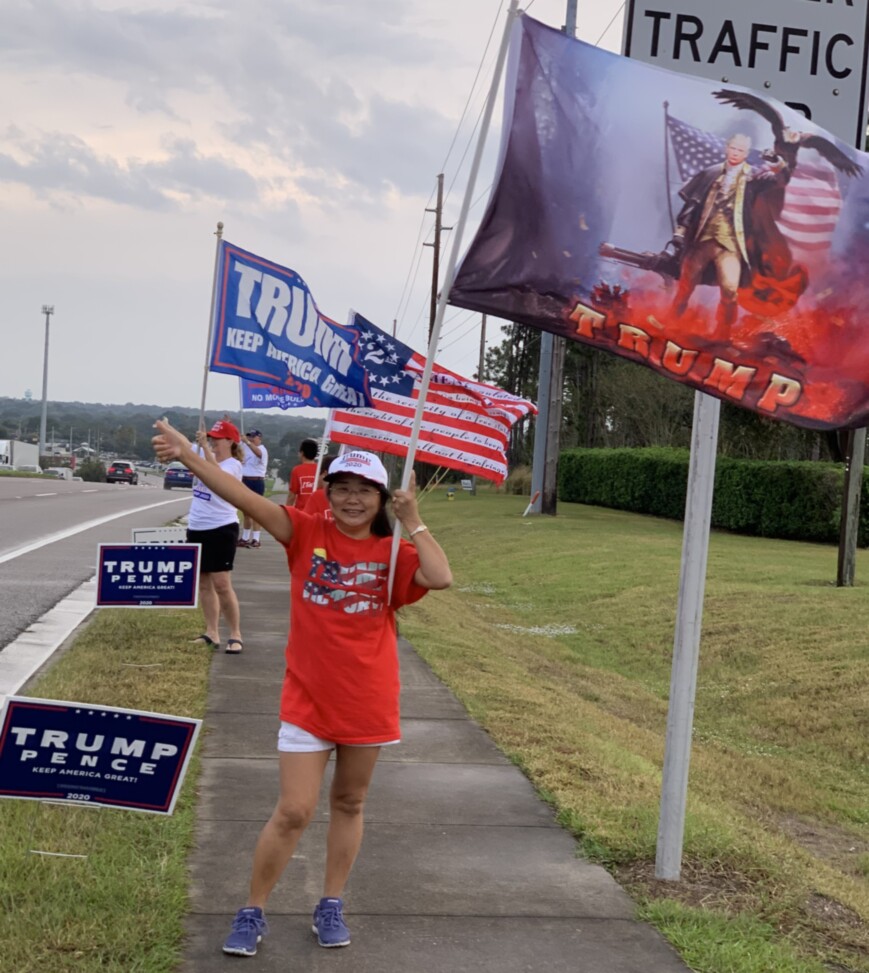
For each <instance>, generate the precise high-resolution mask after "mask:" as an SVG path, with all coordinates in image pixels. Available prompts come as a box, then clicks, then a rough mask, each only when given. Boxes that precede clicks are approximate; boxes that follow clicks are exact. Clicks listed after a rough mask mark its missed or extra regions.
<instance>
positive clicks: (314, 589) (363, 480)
mask: <svg viewBox="0 0 869 973" xmlns="http://www.w3.org/2000/svg"><path fill="white" fill-rule="evenodd" d="M155 425H156V428H157V429H158V435H157V436H155V437H154V448H155V452H156V453H157V456H158V458H159V459H160V460H161V461H163V462H168V461H170V460H173V459H180V460H181V461H182V462H183V463H184V464H185V465H187V466H189V467H190V468H191V469H192V470H193V472H194V473H195V474H196V475H197V476H198V477H200V478H201V479H203V480H204V481H205V482H207V483H208V485H209V486H210V488H211V489H213V490H214V491H215V493H218V494H220V495H223V496H224V497H225V498H226V499H227V500H228V501H229V502H230V503H233V504H235V505H236V506H237V507H239V508H240V509H242V510H243V511H245V512H246V513H249V514H250V516H252V517H253V518H254V519H255V520H256V521H257V522H259V523H260V524H262V526H263V528H264V529H265V530H267V531H268V532H269V533H270V534H271V535H272V536H273V537H274V538H275V539H276V540H277V541H278V542H279V543H280V544H282V545H283V546H284V548H285V549H286V552H287V562H288V564H289V568H290V577H291V582H290V614H291V617H292V626H291V629H290V635H289V639H288V642H287V649H286V671H285V675H284V683H283V690H282V693H281V713H280V715H281V727H280V731H279V734H278V751H279V767H280V791H279V796H278V800H277V804H276V805H275V809H274V811H273V812H272V815H271V817H270V818H269V820H268V822H267V823H266V825H265V827H264V828H263V830H262V831H261V832H260V836H259V839H258V841H257V845H256V850H255V851H254V859H253V868H252V873H251V880H250V892H249V897H248V903H247V905H246V906H245V907H244V908H242V909H240V910H239V911H238V913H237V914H236V917H235V919H234V920H233V924H232V930H231V932H230V935H229V937H228V938H227V939H226V941H225V942H224V945H223V951H224V952H225V953H229V954H231V955H237V956H253V955H255V954H256V951H257V945H258V943H259V941H260V940H261V939H262V937H263V936H264V935H266V933H267V932H268V926H267V924H266V920H265V916H264V914H263V910H264V908H265V904H266V901H267V899H268V896H269V894H270V893H271V891H272V889H273V888H274V885H275V883H276V882H277V880H278V878H280V875H281V873H282V872H283V870H284V868H285V867H286V865H287V863H288V862H289V860H290V858H291V857H292V855H293V852H294V851H295V849H296V846H297V844H298V842H299V839H300V838H301V836H302V833H303V832H304V830H305V828H306V827H307V826H308V824H309V823H310V821H311V818H312V817H313V815H314V811H315V809H316V806H317V800H318V797H319V792H320V787H321V785H322V781H323V774H324V772H325V769H326V764H327V763H328V760H329V755H330V753H331V752H332V750H334V751H335V774H334V777H333V782H332V788H331V792H330V795H329V807H330V814H329V833H328V837H327V842H326V873H325V879H324V886H323V897H322V898H321V899H320V901H319V903H318V904H317V906H316V908H315V910H314V915H313V920H312V928H313V931H314V932H315V933H316V934H317V941H318V943H319V944H320V945H321V946H327V947H335V946H347V945H349V943H350V932H349V930H348V928H347V925H346V923H345V921H344V916H343V901H342V898H341V896H342V895H343V891H344V886H345V884H346V882H347V879H348V878H349V875H350V870H351V868H352V867H353V863H354V861H355V859H356V856H357V854H358V852H359V848H360V845H361V843H362V810H363V806H364V804H365V797H366V794H367V792H368V785H369V783H370V781H371V776H372V774H373V772H374V766H375V763H376V762H377V758H378V756H379V754H380V748H381V747H383V746H388V745H390V744H394V743H398V742H399V736H400V728H399V709H398V695H399V683H398V651H397V636H396V628H395V612H396V610H397V609H398V608H401V607H402V606H403V605H409V604H412V603H413V602H415V601H418V600H419V599H420V598H421V597H423V595H425V594H426V592H427V591H429V590H430V589H441V588H448V587H449V586H450V584H451V583H452V573H451V572H450V566H449V562H448V561H447V557H446V555H445V554H444V552H443V550H442V549H441V547H440V545H439V544H438V543H437V541H436V540H435V539H434V538H433V537H432V535H431V532H430V531H429V530H428V528H427V527H426V525H425V524H424V523H423V522H422V521H421V519H420V516H419V510H418V508H417V502H416V490H415V482H414V479H413V477H411V482H410V485H409V489H407V490H395V491H393V493H392V496H391V501H392V509H393V512H394V513H395V516H396V518H397V519H398V520H399V521H400V523H401V524H402V526H403V527H404V529H405V530H406V531H407V534H408V537H409V540H402V541H401V543H400V545H399V548H398V557H397V562H396V569H395V576H394V581H393V586H392V593H391V596H390V595H389V592H388V573H389V562H390V552H391V548H392V528H391V525H390V522H389V518H388V515H387V509H386V508H387V504H388V502H389V500H390V493H389V490H388V475H387V472H386V470H385V469H384V467H383V464H382V463H381V462H380V460H379V459H378V458H377V457H376V456H375V455H374V454H373V453H368V452H364V451H362V450H354V451H351V452H348V453H344V454H342V455H341V456H338V457H337V458H336V459H335V460H334V461H333V462H332V465H331V467H330V469H329V473H328V475H327V477H326V479H327V485H328V497H329V506H330V509H331V512H332V519H331V520H327V519H326V517H325V516H324V515H323V514H315V515H308V514H307V513H304V512H302V511H300V510H299V509H298V508H296V507H290V506H286V507H279V506H277V505H276V504H273V503H271V502H270V501H268V500H266V499H264V498H263V497H259V496H257V495H256V494H254V493H252V492H251V491H250V490H247V489H246V488H245V487H244V486H243V485H242V484H241V483H239V482H238V481H236V480H234V479H233V478H232V477H231V476H228V475H226V474H224V473H223V472H222V471H221V470H219V469H217V470H215V469H214V468H213V467H209V466H207V465H206V464H205V463H204V462H203V461H202V460H201V459H200V458H199V457H198V456H196V455H194V454H193V452H192V451H191V449H190V447H189V444H188V443H187V440H186V439H185V438H184V436H182V435H181V434H180V433H179V432H178V431H177V430H175V429H173V428H172V427H171V426H170V425H169V424H168V423H166V422H163V421H160V422H157V423H155Z"/></svg>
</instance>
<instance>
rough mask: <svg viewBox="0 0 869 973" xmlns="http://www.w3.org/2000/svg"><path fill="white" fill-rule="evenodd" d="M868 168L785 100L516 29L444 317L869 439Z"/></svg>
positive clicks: (523, 21)
mask: <svg viewBox="0 0 869 973" xmlns="http://www.w3.org/2000/svg"><path fill="white" fill-rule="evenodd" d="M867 299H869V156H867V155H866V154H865V153H863V152H860V151H858V150H856V149H854V148H851V147H850V146H848V145H846V144H845V143H843V142H841V141H839V140H838V139H837V138H835V137H834V136H832V135H830V134H829V133H827V132H825V131H824V130H823V129H821V128H819V127H818V126H817V125H815V124H813V123H812V122H811V121H809V120H808V119H806V118H804V117H803V116H802V115H800V114H798V113H796V112H794V111H792V110H791V109H789V108H788V107H787V106H785V105H784V104H782V103H780V102H778V101H775V100H774V99H772V98H769V97H767V96H766V95H764V94H763V93H757V94H756V93H754V92H751V91H750V90H748V89H745V88H740V87H738V86H736V85H729V84H727V83H725V82H718V83H713V82H710V81H707V80H703V79H700V78H694V77H688V76H686V75H681V74H675V73H672V72H670V71H665V70H663V69H661V68H658V67H653V66H650V65H647V64H644V63H642V62H639V61H634V60H630V59H627V58H622V57H619V56H617V55H614V54H610V53H608V52H606V51H602V50H599V49H598V48H595V47H592V46H590V45H588V44H584V43H582V42H581V41H577V40H574V39H572V38H569V37H567V36H565V35H564V34H562V33H561V32H559V31H556V30H553V29H552V28H549V27H546V26H545V25H543V24H540V23H538V22H537V21H534V20H533V19H531V18H530V17H528V16H521V17H519V18H518V19H517V21H516V23H515V25H514V28H513V37H512V44H511V51H510V66H509V68H508V79H507V85H506V93H505V121H504V126H503V134H502V144H501V153H500V159H499V164H498V171H497V174H496V178H495V182H494V186H493V190H492V194H491V197H490V199H489V203H488V207H487V210H486V213H485V215H484V217H483V219H482V222H481V224H480V228H479V230H478V232H477V235H476V238H475V239H474V240H473V242H472V243H471V245H470V247H469V248H468V251H467V253H466V254H465V256H464V258H463V260H462V262H461V264H460V266H459V269H458V272H457V275H456V279H455V282H454V284H453V286H452V288H451V290H450V296H449V302H450V303H451V304H453V305H455V306H457V307H463V308H469V309H471V310H475V311H480V312H484V313H489V314H493V315H497V316H500V317H502V318H506V319H508V320H514V321H518V322H521V323H524V324H528V325H531V326H533V327H536V328H540V329H543V330H547V331H550V332H552V333H554V334H558V335H562V336H564V337H567V338H570V339H573V340H576V341H581V342H584V343H586V344H589V345H592V346H595V347H598V348H602V349H605V350H607V351H610V352H612V353H614V354H617V355H620V356H623V357H625V358H628V359H631V360H633V361H635V362H637V363H639V364H641V365H644V366H647V367H649V368H653V369H655V370H656V371H657V372H659V373H661V374H663V375H665V376H667V377H669V378H671V379H673V380H675V381H678V382H682V383H684V384H687V385H690V386H692V387H693V388H696V389H699V390H701V391H703V392H706V393H709V394H711V395H714V396H717V397H718V398H720V399H722V400H725V401H728V402H732V403H734V404H736V405H740V406H743V407H746V408H749V409H752V410H754V411H756V412H758V413H761V414H763V415H766V416H771V417H774V418H778V419H783V420H786V421H788V422H791V423H794V424H796V425H800V426H804V427H806V428H813V429H831V428H837V427H843V426H845V427H852V428H856V427H860V426H865V425H867V424H869V341H867V340H866V330H867V311H866V307H867Z"/></svg>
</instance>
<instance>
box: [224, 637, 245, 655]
mask: <svg viewBox="0 0 869 973" xmlns="http://www.w3.org/2000/svg"><path fill="white" fill-rule="evenodd" d="M243 648H244V643H243V642H242V641H241V639H227V640H226V651H227V652H228V653H229V654H230V655H238V654H239V653H240V652H241V650H242V649H243Z"/></svg>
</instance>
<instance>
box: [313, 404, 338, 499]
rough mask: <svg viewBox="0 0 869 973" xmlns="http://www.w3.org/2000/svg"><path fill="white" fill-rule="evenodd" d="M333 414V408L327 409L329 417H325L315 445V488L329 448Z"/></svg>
mask: <svg viewBox="0 0 869 973" xmlns="http://www.w3.org/2000/svg"><path fill="white" fill-rule="evenodd" d="M334 415H335V410H334V409H330V410H329V417H328V418H327V419H326V426H325V428H324V429H323V435H322V437H321V439H320V442H319V444H318V445H317V469H316V471H315V473H314V489H315V490H316V489H317V484H318V483H319V482H320V470H322V469H323V457H324V456H325V455H326V452H327V451H328V449H329V442H330V441H331V436H332V416H334Z"/></svg>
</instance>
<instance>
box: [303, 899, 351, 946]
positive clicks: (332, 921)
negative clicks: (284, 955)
mask: <svg viewBox="0 0 869 973" xmlns="http://www.w3.org/2000/svg"><path fill="white" fill-rule="evenodd" d="M343 908H344V903H343V902H342V901H341V899H320V902H319V904H318V905H317V908H316V909H314V922H313V925H312V926H311V930H312V931H313V932H315V933H316V934H317V942H318V943H319V944H320V945H321V946H326V947H331V946H349V945H350V930H349V929H348V928H347V925H346V923H345V922H344V916H343V915H342V914H341V910H342V909H343Z"/></svg>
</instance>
